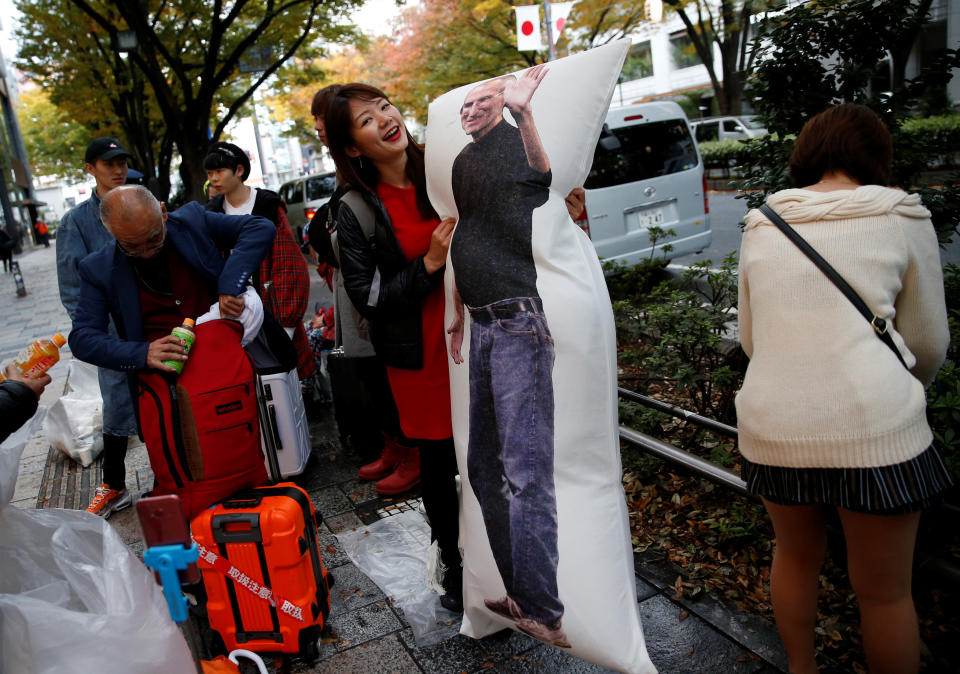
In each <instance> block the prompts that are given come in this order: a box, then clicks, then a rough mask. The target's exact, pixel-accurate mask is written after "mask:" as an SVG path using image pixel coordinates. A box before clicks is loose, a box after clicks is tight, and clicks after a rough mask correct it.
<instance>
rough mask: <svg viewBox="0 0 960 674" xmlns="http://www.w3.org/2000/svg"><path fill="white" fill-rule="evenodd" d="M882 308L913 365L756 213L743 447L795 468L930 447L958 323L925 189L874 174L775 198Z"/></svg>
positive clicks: (750, 241) (745, 271)
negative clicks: (938, 391)
mask: <svg viewBox="0 0 960 674" xmlns="http://www.w3.org/2000/svg"><path fill="white" fill-rule="evenodd" d="M767 203H768V204H769V205H770V206H771V207H772V208H773V209H774V210H775V211H776V212H777V213H778V214H779V215H780V216H781V217H782V218H783V219H784V220H786V221H787V222H788V223H789V224H790V225H792V226H793V227H794V229H796V230H797V232H799V233H800V235H801V236H802V237H804V238H805V239H806V240H807V241H808V242H809V243H810V245H812V246H813V247H814V248H815V249H816V250H817V251H818V252H819V253H820V254H821V255H822V256H823V257H824V258H825V259H826V260H827V262H829V263H830V264H831V265H832V266H833V267H834V268H835V269H836V270H837V271H838V272H839V273H840V275H841V276H843V277H844V278H845V279H846V280H847V282H848V283H849V284H850V285H851V286H853V288H854V290H856V291H857V293H858V294H859V295H860V297H862V298H863V300H864V301H865V302H866V303H867V306H868V307H870V309H871V310H872V311H873V312H874V313H876V314H877V315H879V316H881V317H883V318H886V319H887V322H888V325H890V332H891V334H892V336H893V340H894V342H895V343H896V344H897V346H898V347H899V349H900V352H901V353H902V354H903V357H904V360H906V362H907V365H909V366H910V368H911V370H910V372H911V373H912V375H911V374H910V373H908V372H907V371H906V370H905V369H904V367H903V365H901V364H900V362H899V361H898V360H897V358H896V356H895V355H894V354H893V352H892V351H890V349H889V347H887V346H886V345H885V344H884V343H883V342H881V341H880V339H879V338H878V337H877V335H876V334H875V333H874V331H873V328H871V327H870V324H869V323H867V321H866V320H864V318H863V316H861V315H860V313H858V312H857V310H856V309H855V308H854V306H853V305H852V304H851V303H850V301H849V300H847V298H846V297H844V296H843V294H842V293H841V292H840V290H838V289H837V287H836V286H834V285H833V283H831V282H830V280H829V279H828V278H827V277H826V276H825V275H824V274H823V272H822V271H820V269H819V268H818V267H816V266H815V265H814V264H813V262H811V261H810V260H809V258H807V257H806V256H805V255H804V254H803V253H802V252H801V251H800V249H799V248H797V247H796V246H795V245H794V244H793V243H792V242H791V241H790V240H789V239H787V237H786V236H785V235H784V234H783V233H782V232H781V231H780V230H779V229H777V227H776V226H774V225H773V224H772V223H771V222H769V221H768V220H767V219H766V218H765V217H764V216H763V215H762V214H761V213H760V212H758V211H755V210H754V211H750V212H749V213H748V214H747V216H746V228H745V229H744V234H743V243H742V246H741V250H740V273H739V285H740V340H741V342H742V344H743V348H744V351H746V353H747V355H748V356H750V365H749V367H748V368H747V373H746V377H745V379H744V382H743V388H742V389H741V390H740V392H739V393H738V394H737V401H736V402H737V424H738V426H739V429H740V443H739V445H740V451H741V452H742V453H743V455H744V456H745V457H747V458H748V459H750V460H751V461H753V462H755V463H761V464H767V465H774V466H789V467H796V468H814V467H822V468H849V467H873V466H885V465H890V464H895V463H900V462H903V461H906V460H909V459H911V458H913V457H915V456H916V455H918V454H920V453H921V452H922V451H923V450H924V449H926V448H927V447H928V446H929V445H930V443H931V441H932V439H933V436H932V433H931V432H930V428H929V426H928V425H927V420H926V416H925V399H924V387H925V386H926V385H927V384H928V383H929V382H930V381H932V379H933V377H934V376H935V375H936V372H937V370H938V369H939V367H940V365H941V364H942V363H943V360H944V357H945V354H946V349H947V344H948V341H949V332H948V329H947V316H946V306H945V302H944V295H943V276H942V272H941V267H940V256H939V250H938V247H937V237H936V233H935V232H934V229H933V225H932V223H931V222H930V213H929V212H928V211H927V209H925V208H924V207H923V206H922V205H921V203H920V197H919V196H918V195H915V194H907V193H905V192H902V191H900V190H895V189H890V188H886V187H878V186H876V185H865V186H862V187H858V188H857V189H855V190H837V191H833V192H815V191H812V190H804V189H790V190H784V191H782V192H778V193H776V194H774V195H772V196H770V198H769V199H768V202H767Z"/></svg>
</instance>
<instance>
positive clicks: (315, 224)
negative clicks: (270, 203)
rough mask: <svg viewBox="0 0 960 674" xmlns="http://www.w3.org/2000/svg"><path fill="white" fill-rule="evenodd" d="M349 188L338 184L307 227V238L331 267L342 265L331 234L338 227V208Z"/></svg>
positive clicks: (322, 259)
mask: <svg viewBox="0 0 960 674" xmlns="http://www.w3.org/2000/svg"><path fill="white" fill-rule="evenodd" d="M348 190H349V187H344V186H343V185H338V186H337V189H336V191H334V193H333V195H332V196H331V197H330V200H329V201H328V202H327V203H325V204H324V205H323V206H320V208H318V209H317V212H316V213H315V214H314V216H313V219H311V220H310V226H309V228H308V229H307V240H308V241H309V243H310V245H311V246H312V247H313V249H314V250H315V251H317V256H318V257H319V259H320V261H321V262H326V263H327V264H328V265H330V266H331V267H336V268H339V267H340V261H339V260H338V259H337V254H336V252H335V251H334V249H333V242H332V241H331V240H330V235H331V234H333V233H334V232H335V231H336V229H337V208H338V206H339V205H340V198H341V197H342V196H343V195H344V194H345V193H346V192H347V191H348Z"/></svg>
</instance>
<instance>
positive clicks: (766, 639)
mask: <svg viewBox="0 0 960 674" xmlns="http://www.w3.org/2000/svg"><path fill="white" fill-rule="evenodd" d="M19 259H20V261H21V268H22V270H23V275H24V279H25V283H26V286H27V290H28V295H27V296H26V297H24V298H17V297H16V293H15V291H14V286H13V281H12V279H11V278H10V277H8V276H2V275H0V315H3V316H4V318H5V320H4V321H3V326H2V328H0V360H2V361H3V362H6V361H8V360H9V358H10V357H12V356H13V355H15V354H16V353H17V352H18V351H19V350H20V349H21V348H22V347H23V346H24V345H25V344H27V343H29V342H30V341H32V340H33V339H36V338H37V337H49V336H50V335H52V334H53V333H54V332H58V331H59V332H63V333H64V334H66V333H67V332H68V330H69V320H68V318H67V316H66V312H65V311H64V310H63V308H62V306H61V305H60V301H59V295H58V293H57V285H56V269H55V248H54V247H53V246H52V247H51V248H49V249H44V248H38V249H34V250H32V251H28V252H27V253H25V254H24V255H22V256H19ZM314 278H316V277H314ZM319 285H320V284H319V282H318V281H317V282H315V284H314V286H315V287H314V290H315V291H316V292H313V293H312V298H311V299H312V300H314V299H318V298H321V299H322V298H324V295H323V293H322V291H319V290H318V288H319ZM312 304H313V302H312V301H311V306H312ZM69 360H70V354H69V351H68V350H67V351H66V352H65V353H64V361H69ZM51 374H52V376H54V382H53V384H52V385H51V386H48V387H47V391H46V392H45V394H44V399H43V401H42V402H44V403H46V404H49V403H51V402H53V401H54V400H55V399H56V397H57V396H58V395H59V393H60V392H62V391H63V385H64V380H65V375H66V364H65V362H61V363H58V364H57V365H56V366H55V367H54V368H53V370H52V371H51ZM311 433H312V439H313V456H312V457H311V461H310V463H309V465H308V467H307V471H306V472H305V473H304V474H303V475H302V476H300V477H298V478H297V482H298V483H300V484H301V485H302V486H303V487H304V488H306V489H307V491H308V492H309V493H310V496H311V498H312V499H313V502H314V503H315V505H316V507H317V509H318V510H319V511H320V513H321V514H322V515H323V517H324V524H323V526H322V529H321V531H320V536H321V549H323V550H325V561H326V563H327V565H328V567H329V568H330V569H331V573H332V574H333V576H334V578H335V579H336V584H335V586H334V588H333V592H332V600H333V608H332V611H331V617H330V621H329V625H330V630H329V632H328V637H329V638H328V639H326V640H325V642H326V643H324V645H323V648H322V654H321V660H320V661H319V662H318V663H317V664H316V665H314V666H312V667H307V666H305V665H297V664H295V663H294V664H290V663H288V664H286V665H282V666H280V667H279V668H277V667H275V666H273V665H271V667H270V671H272V672H279V671H284V672H297V673H305V672H334V671H336V672H351V673H352V672H356V673H366V672H397V673H406V672H410V673H417V672H424V673H434V672H436V673H437V674H447V673H449V672H482V671H487V670H489V669H496V670H497V671H511V672H534V671H539V672H551V673H553V672H588V673H595V672H603V671H606V670H603V669H602V668H599V667H596V666H595V665H592V664H590V663H586V662H584V661H582V660H579V659H577V658H575V657H573V656H570V655H568V654H566V653H564V652H561V651H560V650H557V649H554V648H551V647H548V646H545V645H543V644H541V643H539V642H537V641H535V640H533V639H531V638H529V637H527V636H526V635H523V634H520V633H518V632H513V631H507V632H503V633H499V634H497V635H493V636H490V637H487V638H485V639H482V640H479V641H477V640H473V639H469V638H467V637H463V636H460V635H454V636H451V638H450V639H448V640H446V641H444V642H443V643H441V644H439V645H437V646H433V647H428V648H419V647H417V646H416V644H415V643H414V640H413V635H412V631H411V629H410V627H409V625H408V623H407V622H406V621H405V619H404V616H403V612H402V610H400V609H399V608H398V607H396V606H395V605H394V604H393V603H392V602H391V601H390V600H389V598H387V597H386V596H384V594H383V592H382V591H381V590H380V589H379V588H378V587H377V586H376V585H375V584H374V583H373V582H372V581H370V579H369V578H367V577H366V576H364V575H363V574H362V573H361V572H360V571H359V570H358V569H357V568H356V567H355V566H354V565H353V564H352V563H351V562H350V560H349V558H348V557H347V556H346V555H345V553H344V552H343V550H342V548H341V547H340V545H339V543H338V540H337V538H336V534H338V533H342V532H345V531H349V530H352V529H355V528H357V527H361V526H363V525H364V524H369V523H371V522H373V521H376V520H377V519H378V518H380V517H382V516H384V514H385V513H386V511H387V510H389V509H391V508H394V507H396V506H397V504H398V502H397V501H394V500H390V499H380V498H377V496H376V493H375V492H374V489H373V484H372V483H369V482H358V481H357V480H356V469H357V466H358V462H357V460H356V459H355V458H354V457H351V456H349V455H347V454H346V453H345V452H344V450H343V449H342V448H341V447H340V444H339V441H338V440H337V434H336V430H335V428H334V424H333V420H332V415H331V414H330V412H329V410H327V411H320V412H319V413H317V414H315V415H314V416H313V418H312V420H311ZM127 465H128V487H130V488H133V489H135V490H138V488H145V486H146V485H148V484H149V483H150V479H149V477H150V473H149V466H148V465H147V464H146V460H145V452H143V450H142V448H135V449H134V450H132V451H131V452H129V453H128V459H127ZM58 470H59V473H58ZM98 470H99V467H98V463H97V462H95V463H94V464H93V465H92V467H91V468H90V469H88V470H86V471H82V470H80V469H79V467H78V466H76V465H75V464H72V463H71V462H69V460H66V459H63V458H62V457H60V456H59V455H58V454H57V453H56V452H51V451H50V449H49V443H46V442H45V439H44V438H43V436H42V433H41V435H39V436H38V437H37V438H35V439H34V440H33V441H31V443H30V445H29V446H28V448H27V450H26V451H25V452H24V457H23V459H22V460H21V475H20V479H18V482H17V492H16V494H15V497H14V501H15V503H14V504H15V505H17V506H18V507H22V508H33V507H49V506H51V505H61V504H62V505H67V506H72V507H83V506H84V505H85V503H83V502H81V501H82V499H79V498H78V497H77V495H76V489H74V490H73V491H71V499H70V501H69V502H67V499H66V498H65V496H64V495H63V494H62V493H60V492H57V493H59V494H60V495H59V496H58V497H56V498H53V499H51V494H53V493H54V492H55V490H53V488H52V486H51V482H52V481H54V480H57V479H60V480H61V482H64V483H65V477H71V476H72V478H73V479H74V480H75V481H76V480H78V479H81V478H83V477H84V476H86V480H87V482H88V483H90V482H93V484H96V482H94V480H96V479H98V477H99V476H98V473H96V471H98ZM91 471H92V472H91ZM74 484H77V483H76V482H75V483H74ZM418 496H419V493H418V492H416V490H414V491H413V492H411V493H410V494H408V495H405V497H404V500H406V499H414V498H417V497H418ZM38 497H39V499H38ZM57 498H59V499H60V502H56V500H57ZM38 500H39V502H38ZM110 522H111V524H112V525H113V526H114V528H115V529H116V530H117V531H118V532H119V533H120V535H121V536H122V537H123V538H124V540H125V541H126V542H127V544H128V545H129V546H130V548H131V549H132V550H134V551H135V552H137V553H138V554H140V553H142V549H143V544H142V541H141V536H140V531H139V525H138V524H137V522H136V518H135V516H134V514H133V509H129V510H125V511H122V512H119V513H117V514H115V515H114V516H113V517H112V518H111V519H110ZM635 561H636V564H635V566H636V571H637V577H636V582H637V601H638V602H639V608H640V613H641V617H642V619H643V627H644V634H645V636H646V639H647V647H648V649H649V651H650V655H651V658H652V659H653V662H654V663H655V664H656V665H657V667H658V668H659V670H660V671H661V672H717V673H720V672H724V673H726V672H745V673H751V674H752V673H757V674H761V673H769V674H772V673H775V672H782V671H785V669H786V661H785V657H784V655H783V652H782V649H781V647H780V644H779V640H778V639H777V637H776V633H775V630H774V628H773V626H772V625H771V624H770V623H769V622H767V621H765V620H762V619H760V618H756V617H754V616H750V615H746V614H743V613H740V612H738V611H737V610H736V609H734V608H732V607H730V606H729V605H727V604H725V603H724V602H723V601H722V600H720V599H719V598H717V597H714V596H712V595H707V596H706V597H703V598H701V599H698V600H697V601H688V600H680V601H679V602H678V601H674V600H673V599H672V593H671V592H670V585H671V584H672V583H673V581H674V580H675V579H676V577H677V575H678V569H677V568H676V567H673V566H672V565H671V564H670V563H669V562H667V561H665V560H663V559H661V558H657V557H656V556H652V557H648V558H641V557H639V556H638V557H637V558H636V560H635ZM590 572H591V570H590V569H584V573H590ZM454 630H455V625H454V626H453V627H452V628H451V633H453V631H454Z"/></svg>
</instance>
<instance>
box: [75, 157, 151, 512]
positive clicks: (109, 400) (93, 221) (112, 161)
mask: <svg viewBox="0 0 960 674" xmlns="http://www.w3.org/2000/svg"><path fill="white" fill-rule="evenodd" d="M129 158H130V153H129V152H127V150H126V149H125V148H124V147H123V145H122V144H121V143H120V141H119V140H117V139H116V138H94V139H93V140H92V141H91V142H90V145H88V146H87V152H86V155H85V156H84V158H83V161H84V167H85V168H86V171H87V173H89V174H90V175H91V176H93V179H94V180H95V181H96V182H95V185H94V188H93V190H92V193H91V194H90V198H89V199H87V200H86V201H83V202H81V203H80V204H79V205H77V206H76V207H75V208H72V209H70V210H69V211H68V212H67V214H66V215H64V216H63V220H62V221H61V222H60V229H59V230H58V231H57V280H58V282H59V286H60V301H61V302H63V307H64V308H65V309H66V310H67V314H69V315H70V317H71V318H73V314H74V312H75V311H76V310H77V303H78V302H79V301H80V260H82V259H83V258H85V257H86V256H87V255H89V254H90V253H93V252H95V251H97V250H100V249H101V248H103V247H104V246H105V245H106V244H108V243H112V242H113V236H111V234H110V232H108V231H107V228H106V227H104V226H103V223H102V222H100V200H101V199H103V198H104V197H105V196H106V195H107V193H108V192H109V191H110V190H112V189H113V188H115V187H119V186H120V185H123V184H124V183H125V182H126V180H127V175H128V168H127V160H128V159H129ZM108 330H109V331H110V334H112V335H113V336H116V335H117V330H116V328H115V327H114V326H113V324H112V323H111V324H110V325H109V327H108ZM97 374H98V376H99V380H100V396H101V397H102V398H103V459H102V461H101V464H100V465H101V468H102V470H103V479H101V484H100V486H99V487H97V491H96V496H95V497H94V499H93V501H91V502H90V505H89V507H88V508H87V511H88V512H92V513H93V514H95V515H99V516H101V517H109V516H110V515H111V514H112V513H113V512H114V511H116V510H120V509H121V508H125V507H127V506H129V505H130V503H131V498H130V494H128V493H127V489H126V486H125V485H126V470H125V469H124V465H123V461H124V457H125V456H126V454H127V439H128V438H129V436H131V435H136V434H137V418H136V414H135V413H134V409H133V400H131V398H130V392H129V389H128V388H127V381H126V377H125V376H124V374H123V373H122V372H115V371H113V370H107V369H104V368H100V369H99V371H98V373H97Z"/></svg>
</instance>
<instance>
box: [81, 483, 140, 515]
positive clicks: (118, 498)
mask: <svg viewBox="0 0 960 674" xmlns="http://www.w3.org/2000/svg"><path fill="white" fill-rule="evenodd" d="M132 501H133V499H132V498H131V497H130V494H129V493H128V492H127V490H126V489H113V488H112V487H110V485H108V484H107V483H106V482H104V483H103V484H101V485H100V486H99V487H97V493H96V495H95V496H94V497H93V501H91V502H90V505H88V506H87V512H88V513H93V514H94V515H99V516H100V517H103V518H104V519H106V518H107V517H110V515H112V514H113V513H114V512H116V511H117V510H123V509H124V508H126V507H127V506H129V505H130V503H131V502H132Z"/></svg>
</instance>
